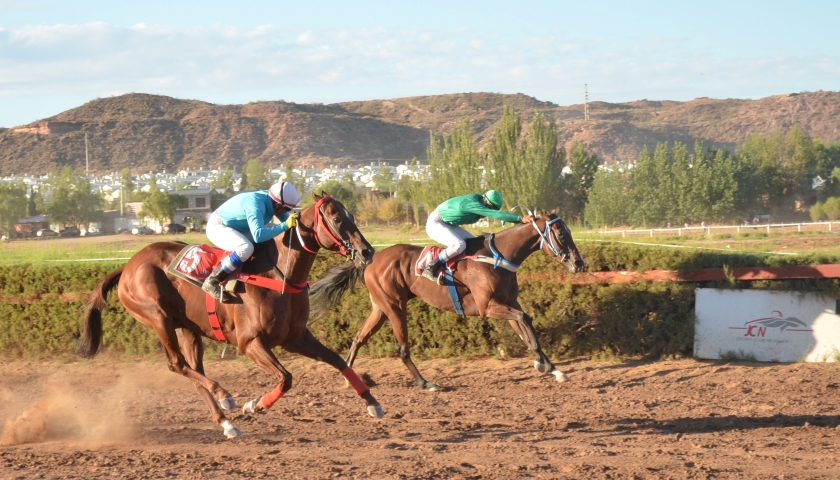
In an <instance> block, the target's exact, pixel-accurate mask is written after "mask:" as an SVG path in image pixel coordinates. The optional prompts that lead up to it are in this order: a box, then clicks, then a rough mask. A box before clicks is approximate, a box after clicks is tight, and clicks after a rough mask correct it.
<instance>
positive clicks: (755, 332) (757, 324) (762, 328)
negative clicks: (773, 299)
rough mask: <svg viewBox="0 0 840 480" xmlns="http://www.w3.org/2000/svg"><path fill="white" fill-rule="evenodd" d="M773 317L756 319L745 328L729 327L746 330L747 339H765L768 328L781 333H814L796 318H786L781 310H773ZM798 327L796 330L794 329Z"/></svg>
mask: <svg viewBox="0 0 840 480" xmlns="http://www.w3.org/2000/svg"><path fill="white" fill-rule="evenodd" d="M772 313H773V316H772V317H764V318H756V319H755V320H749V321H747V322H744V326H743V327H729V329H730V330H746V331H747V332H746V333H745V334H744V336H745V337H763V336H765V335H766V334H767V329H768V328H778V329H779V330H780V331H782V332H784V331H786V330H787V331H789V332H812V331H813V330H811V329H810V328H808V324H807V323H805V322H803V321H802V320H800V319H798V318H796V317H785V315H784V314H783V313H782V312H780V311H779V310H773V312H772ZM794 327H796V328H794Z"/></svg>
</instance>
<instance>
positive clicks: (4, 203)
mask: <svg viewBox="0 0 840 480" xmlns="http://www.w3.org/2000/svg"><path fill="white" fill-rule="evenodd" d="M26 203H27V202H26V186H25V185H24V184H23V183H18V184H13V183H8V184H0V228H3V229H5V230H6V235H7V236H8V237H11V236H12V234H11V232H12V231H14V229H15V224H16V223H17V222H18V220H19V219H20V218H21V217H23V216H25V215H26Z"/></svg>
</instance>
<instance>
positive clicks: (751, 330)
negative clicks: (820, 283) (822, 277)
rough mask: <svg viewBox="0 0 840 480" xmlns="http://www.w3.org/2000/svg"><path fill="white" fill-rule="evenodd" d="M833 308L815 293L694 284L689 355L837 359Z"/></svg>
mask: <svg viewBox="0 0 840 480" xmlns="http://www.w3.org/2000/svg"><path fill="white" fill-rule="evenodd" d="M838 308H840V302H838V300H837V299H836V298H834V297H829V296H827V295H823V294H819V293H802V292H778V291H769V290H719V289H713V288H698V289H697V296H696V303H695V312H696V314H697V324H696V326H695V333H694V356H695V357H697V358H707V359H718V358H721V357H727V356H732V355H734V356H735V357H736V358H744V359H753V358H754V359H755V360H757V361H761V362H796V361H806V362H833V361H840V316H838V314H837V310H838Z"/></svg>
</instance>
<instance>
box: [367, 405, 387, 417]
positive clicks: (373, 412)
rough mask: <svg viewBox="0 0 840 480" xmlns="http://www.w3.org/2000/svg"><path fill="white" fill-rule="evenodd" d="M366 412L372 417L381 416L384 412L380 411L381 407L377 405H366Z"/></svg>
mask: <svg viewBox="0 0 840 480" xmlns="http://www.w3.org/2000/svg"><path fill="white" fill-rule="evenodd" d="M367 412H368V415H370V416H371V417H373V418H382V417H384V416H385V412H383V411H382V407H381V406H379V405H368V407H367Z"/></svg>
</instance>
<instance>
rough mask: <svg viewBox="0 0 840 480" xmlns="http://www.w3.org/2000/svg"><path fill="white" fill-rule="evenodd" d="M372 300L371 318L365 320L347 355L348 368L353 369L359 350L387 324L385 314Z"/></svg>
mask: <svg viewBox="0 0 840 480" xmlns="http://www.w3.org/2000/svg"><path fill="white" fill-rule="evenodd" d="M370 300H371V303H372V304H373V309H372V310H371V312H370V316H369V317H368V319H367V320H365V323H364V324H363V325H362V328H361V329H360V330H359V333H357V334H356V338H354V339H353V344H352V345H350V353H348V354H347V360H346V362H347V366H348V367H351V368H352V367H353V363H355V362H356V355H357V354H358V353H359V349H360V348H362V346H363V345H364V344H365V343H367V341H368V340H370V337H372V336H373V334H375V333H376V332H378V331H379V329H380V328H382V325H384V324H385V318H386V317H385V313H383V312H382V309H381V308H379V306H378V305H376V302H374V301H373V298H371V299H370Z"/></svg>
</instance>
